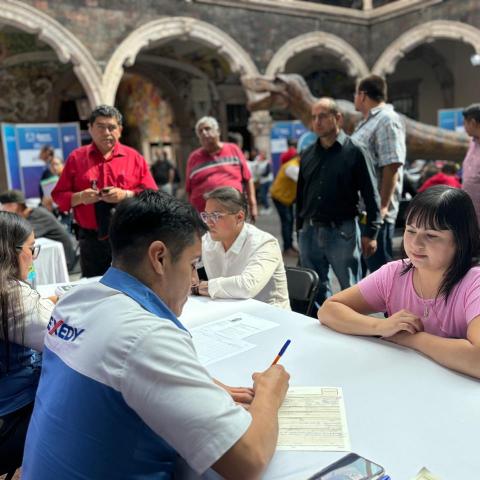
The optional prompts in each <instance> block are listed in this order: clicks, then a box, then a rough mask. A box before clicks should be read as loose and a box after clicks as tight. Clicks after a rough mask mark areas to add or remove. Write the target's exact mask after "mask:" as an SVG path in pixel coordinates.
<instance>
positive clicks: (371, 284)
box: [358, 262, 399, 312]
mask: <svg viewBox="0 0 480 480" xmlns="http://www.w3.org/2000/svg"><path fill="white" fill-rule="evenodd" d="M398 266H399V265H398V262H390V263H387V264H386V265H383V267H381V268H379V269H378V270H377V271H375V272H373V273H371V274H370V275H368V277H366V278H364V279H363V280H360V282H359V283H358V288H359V289H360V293H361V294H362V297H363V299H364V300H365V301H366V302H367V303H368V304H369V305H370V306H371V307H372V310H373V311H375V312H386V311H387V300H388V296H389V294H390V291H391V289H392V282H393V279H394V275H395V272H396V270H397V268H398Z"/></svg>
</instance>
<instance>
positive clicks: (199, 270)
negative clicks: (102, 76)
mask: <svg viewBox="0 0 480 480" xmlns="http://www.w3.org/2000/svg"><path fill="white" fill-rule="evenodd" d="M354 105H355V108H356V109H357V111H359V112H360V113H361V114H362V120H361V121H360V123H359V124H358V125H357V126H356V129H355V131H354V132H353V134H352V135H351V136H349V135H347V134H346V133H345V132H344V131H343V129H342V114H341V112H340V110H339V107H338V105H337V103H336V102H335V100H333V99H331V98H327V97H324V98H320V99H318V100H317V101H315V102H314V104H313V105H312V109H311V116H312V125H311V128H312V130H313V132H314V133H315V134H316V135H317V140H316V141H315V142H314V143H313V144H312V145H310V146H309V147H307V148H306V149H305V150H303V151H302V152H300V153H299V152H297V151H296V148H295V145H294V143H293V142H290V144H289V149H288V150H287V151H286V152H285V154H284V155H283V156H282V159H281V164H280V167H279V170H278V172H277V175H276V177H275V178H274V175H273V166H272V164H271V161H270V159H269V157H268V155H267V154H266V152H258V153H257V155H255V158H254V164H253V165H250V166H249V164H248V162H247V160H246V158H245V156H244V154H243V153H242V150H241V149H240V147H239V146H238V145H236V144H233V143H229V142H223V141H222V140H221V135H220V127H219V124H218V122H217V120H216V119H215V118H213V117H210V116H206V117H203V118H200V119H199V120H198V121H197V123H196V126H195V132H196V134H197V137H198V140H199V143H200V147H199V148H198V149H196V150H194V151H193V152H192V153H191V154H190V156H189V158H188V161H187V165H186V172H185V191H186V195H187V200H188V202H187V201H182V200H179V199H177V198H176V197H175V195H173V194H174V193H175V191H174V184H175V169H174V167H173V165H172V164H171V163H170V162H169V161H168V159H167V158H166V155H165V152H164V151H162V150H161V149H158V150H156V151H155V163H154V165H153V166H152V168H150V167H149V165H148V164H147V162H146V161H145V159H144V158H143V157H142V156H141V155H140V154H139V153H138V152H137V151H136V150H134V149H133V148H130V147H128V146H126V145H123V144H122V143H121V142H120V138H121V134H122V126H123V117H122V115H121V113H120V112H119V111H118V110H117V109H116V108H114V107H109V106H105V105H102V106H99V107H97V108H96V109H95V110H94V111H93V112H92V114H91V116H90V119H89V132H90V135H91V138H92V142H91V144H89V145H86V146H82V147H80V148H78V149H76V150H74V151H73V152H72V153H71V154H70V155H69V157H68V159H67V160H66V163H65V165H64V166H63V165H62V164H61V162H57V161H56V160H55V156H54V152H52V151H51V149H50V150H49V149H48V148H46V149H44V151H42V153H41V156H42V159H44V161H45V162H46V165H47V168H48V170H49V172H50V173H47V172H46V171H45V172H44V175H42V177H44V178H42V181H41V187H44V186H45V185H47V183H45V181H47V180H48V179H49V178H51V177H52V176H57V177H58V178H56V179H55V186H54V188H53V190H52V191H51V194H50V195H46V194H45V190H44V189H42V190H41V192H40V194H41V198H42V200H41V202H42V206H40V207H38V209H42V211H41V212H38V211H36V209H35V208H28V207H27V206H26V204H25V199H24V198H23V196H22V193H21V192H15V191H8V192H4V193H3V194H0V202H1V203H2V210H4V211H2V212H0V303H1V309H2V310H1V330H0V387H1V391H2V395H1V396H0V420H1V422H0V453H1V455H0V459H1V461H0V473H3V472H11V471H12V470H14V469H15V468H16V467H17V466H19V465H20V464H21V462H22V456H23V467H24V470H23V475H22V478H25V479H26V480H28V479H33V478H35V479H49V478H69V475H70V473H71V472H72V471H74V472H75V474H76V475H78V476H79V477H82V478H114V477H115V478H117V477H118V478H120V477H122V478H123V477H125V478H137V477H139V476H142V478H153V477H154V476H156V475H158V474H162V473H163V474H165V475H172V472H173V470H174V465H175V462H176V457H177V455H178V454H180V455H181V456H182V457H183V458H184V459H185V460H186V461H187V462H188V463H189V464H190V466H191V467H192V468H193V469H194V470H196V471H197V473H199V474H201V473H203V472H204V471H205V470H206V469H207V468H209V467H212V468H213V469H214V470H215V471H217V472H218V473H219V474H220V475H224V476H227V477H230V476H234V475H236V474H237V475H238V472H242V474H243V475H245V477H258V476H259V475H260V474H261V472H262V471H263V470H264V468H265V467H266V465H267V464H268V462H269V460H270V459H271V457H272V455H273V452H274V450H275V444H276V439H277V435H278V418H277V413H278V409H279V408H280V406H281V404H282V401H283V399H284V397H285V395H286V391H287V388H288V378H289V376H288V374H287V372H286V371H285V370H284V368H283V367H281V366H279V365H273V366H271V367H270V368H268V369H267V370H265V371H264V372H262V373H255V374H254V375H253V380H254V384H253V387H238V388H237V387H229V386H227V385H223V384H221V383H220V382H218V381H216V380H214V379H212V378H211V377H210V375H209V373H208V372H207V370H206V369H205V368H204V367H203V366H202V365H200V363H199V361H198V358H197V356H196V353H195V349H194V347H193V343H192V339H191V335H190V334H189V333H188V331H187V329H186V328H185V326H184V325H183V324H182V323H181V321H180V320H179V318H178V317H179V316H180V315H181V312H182V309H183V306H184V304H185V302H186V301H187V298H188V296H189V295H190V294H193V295H199V296H205V297H209V298H211V299H213V300H214V299H217V298H236V299H246V298H254V299H257V300H259V301H262V302H266V303H269V304H271V305H274V306H276V307H278V308H282V309H287V310H288V309H290V301H289V294H288V283H287V277H286V272H285V265H284V256H285V255H296V254H298V255H299V257H298V260H299V263H300V265H301V266H302V267H306V268H310V269H312V270H315V272H316V273H317V274H318V277H319V279H320V286H319V288H318V290H317V292H316V302H317V307H318V313H316V316H318V319H319V320H320V322H321V323H322V324H323V325H325V326H327V327H329V328H331V329H334V330H337V331H339V332H342V333H345V334H352V335H375V336H381V337H383V338H384V339H385V340H387V341H390V342H393V343H397V344H400V345H404V346H407V347H410V348H412V349H414V350H417V351H419V352H421V353H423V354H425V355H426V356H428V357H430V358H432V359H433V360H434V361H436V362H438V363H440V364H442V365H444V366H446V367H448V368H451V369H453V370H456V371H459V372H461V373H464V374H467V375H470V376H473V377H476V378H480V367H479V365H480V284H479V283H480V273H479V271H480V267H478V266H477V263H476V262H477V260H476V258H477V256H478V254H479V249H480V232H479V226H478V222H477V217H480V214H479V212H480V197H478V192H479V191H480V189H479V187H480V185H479V183H480V180H479V179H480V153H479V152H480V150H479V148H480V147H479V140H480V104H474V105H471V106H470V107H468V108H467V109H465V111H464V118H465V128H466V131H467V133H468V134H469V135H471V136H472V143H471V145H470V148H469V150H468V153H467V157H466V158H465V161H464V165H463V184H462V185H460V183H458V184H456V183H455V182H454V179H452V178H451V177H455V173H456V172H454V173H453V174H452V170H451V169H449V167H446V168H445V170H444V171H442V172H441V173H442V174H443V177H442V175H437V176H436V178H434V177H432V178H431V179H430V183H429V184H428V185H424V186H422V187H421V188H420V190H421V192H420V193H419V194H418V195H417V196H415V197H414V199H413V201H412V202H411V204H410V206H409V208H408V210H407V213H406V228H405V232H404V236H403V238H404V244H405V255H404V258H403V259H397V260H395V261H392V260H394V259H393V248H392V240H393V235H394V229H395V222H396V217H397V215H398V212H399V206H400V199H401V194H402V185H403V175H404V166H405V162H406V138H405V136H406V133H405V126H404V123H403V121H402V119H401V117H400V116H399V115H398V114H397V113H396V112H395V110H394V108H393V107H392V105H389V104H388V103H387V86H386V82H385V80H384V79H383V78H381V77H378V76H375V75H370V76H368V77H366V78H364V79H362V80H361V81H360V82H359V83H358V85H357V88H356V91H355V97H354ZM251 167H253V168H251ZM50 174H51V175H50ZM256 184H257V185H256ZM460 186H461V187H462V188H458V187H460ZM257 191H258V197H259V199H260V203H261V209H260V210H259V209H258V205H257ZM270 199H271V201H272V202H273V205H274V206H275V209H276V211H277V213H278V216H279V219H280V222H281V233H282V242H283V249H282V248H281V247H280V243H279V242H278V240H277V239H276V238H275V237H273V236H272V235H271V234H269V233H267V232H264V231H262V230H261V229H259V228H258V227H256V226H255V225H253V223H254V222H255V221H256V219H257V218H258V216H259V214H261V215H271V214H272V213H271V210H270ZM54 209H58V211H59V212H61V213H63V214H64V215H67V214H70V213H73V219H74V222H75V224H76V225H77V235H78V242H79V254H80V265H81V270H82V274H83V275H84V276H87V277H88V276H102V278H101V280H100V281H99V282H96V283H92V284H89V285H86V286H82V287H78V288H76V289H75V290H73V291H72V292H71V293H70V294H68V295H67V296H66V297H65V298H64V299H62V300H61V301H59V302H58V305H56V303H57V301H58V298H57V297H55V296H54V297H50V298H42V297H41V296H40V295H39V294H38V293H37V292H36V291H35V290H34V289H32V288H31V286H30V285H28V283H27V282H26V279H27V276H28V271H29V269H30V268H31V265H32V262H33V260H34V259H35V258H36V257H37V256H38V254H39V248H38V246H37V245H36V244H35V236H37V237H38V236H39V235H42V234H44V233H42V232H43V231H42V225H43V224H46V223H47V220H46V219H47V217H48V222H49V223H50V224H52V219H54V220H55V221H57V220H56V219H55V217H53V214H52V213H51V212H53V211H54ZM49 210H50V211H49ZM459 212H461V214H459ZM49 215H50V216H52V218H50V217H49ZM39 219H40V220H39ZM42 219H43V220H42ZM38 221H40V223H41V224H42V225H37V224H36V223H35V222H37V223H38ZM58 224H59V225H60V223H58ZM52 225H53V224H52ZM55 226H57V225H56V224H55ZM60 228H62V229H63V228H64V227H63V226H60ZM294 230H296V231H297V233H298V242H295V241H294V240H295V239H294ZM63 232H65V230H63ZM67 239H68V238H67ZM63 240H64V241H62V243H63V244H64V248H65V251H67V250H68V249H69V248H71V245H69V243H68V241H67V240H66V239H63ZM72 248H73V247H72ZM297 249H298V250H297ZM282 250H283V251H282ZM72 255H73V257H72V261H74V260H75V253H73V254H72ZM362 262H363V263H362ZM367 269H368V271H369V272H370V275H369V276H367V277H366V278H363V279H362V277H364V274H365V271H366V270H367ZM331 271H333V273H335V275H336V276H337V278H338V280H339V283H340V287H341V290H342V291H341V292H339V293H336V294H334V295H333V296H332V288H331V283H330V282H331ZM371 313H384V314H385V318H378V317H371V316H370V314H371ZM39 352H43V360H42V361H40V359H39V357H38V353H39ZM42 363H43V368H41V366H42ZM40 372H41V373H40ZM35 392H36V393H35ZM35 395H36V400H35ZM194 397H195V398H196V401H194V402H192V401H191V398H194ZM245 405H247V406H248V410H247V409H245V408H243V406H245ZM72 410H73V411H75V412H76V413H77V415H71V412H72ZM118 415H121V418H122V421H121V422H119V421H118ZM25 442H26V443H25ZM24 443H25V445H26V446H25V452H23V450H24ZM51 445H55V448H54V449H51V448H49V447H51ZM71 445H75V449H74V450H72V448H71ZM99 451H101V452H102V454H101V455H99V453H98V452H99Z"/></svg>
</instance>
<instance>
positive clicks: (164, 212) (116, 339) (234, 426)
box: [22, 191, 288, 480]
mask: <svg viewBox="0 0 480 480" xmlns="http://www.w3.org/2000/svg"><path fill="white" fill-rule="evenodd" d="M205 229H206V227H205V224H203V222H202V221H201V220H200V218H199V216H198V214H197V213H196V212H195V211H194V210H193V208H192V207H191V206H189V205H187V204H185V203H182V202H180V201H178V200H176V199H174V198H173V197H171V196H169V195H166V194H163V193H159V192H153V191H146V192H143V193H141V194H140V195H139V196H138V197H135V198H130V199H128V200H125V201H124V202H122V203H121V204H120V205H119V206H118V208H117V211H116V213H115V214H114V216H113V219H112V225H111V231H110V241H111V245H112V254H113V266H112V267H111V268H110V269H109V270H108V271H107V273H106V274H105V275H104V276H103V278H102V279H101V280H100V283H90V284H87V285H85V286H79V287H76V288H75V289H73V290H72V291H71V292H70V293H69V294H68V295H66V296H65V297H64V298H63V299H62V301H61V302H60V303H59V304H58V306H57V307H56V309H55V310H54V312H53V316H52V319H51V322H50V325H49V326H48V334H47V335H46V342H45V348H44V354H43V371H42V376H41V380H40V385H39V388H38V391H37V397H36V402H35V408H34V412H33V415H32V420H31V422H30V426H29V430H28V434H27V440H26V445H25V455H24V461H23V472H22V479H23V480H32V479H35V480H51V479H53V478H54V479H57V480H63V479H69V480H71V479H89V480H94V479H102V480H103V479H107V478H112V479H116V480H117V479H145V480H146V479H164V478H172V477H173V475H174V470H175V467H176V462H177V460H178V456H179V455H180V456H181V457H183V458H184V459H185V460H186V462H187V463H188V464H189V465H190V466H191V467H192V468H193V469H194V470H195V471H196V472H197V473H199V474H200V473H202V472H204V471H205V470H206V469H208V468H209V467H212V468H213V469H214V470H215V471H217V472H218V473H219V474H220V475H222V476H226V477H229V478H234V477H242V478H250V477H256V476H259V475H260V473H261V471H262V470H263V469H264V468H265V466H266V464H267V463H268V461H269V460H270V458H271V456H272V455H273V452H274V449H275V444H276V439H277V433H278V423H277V412H278V409H279V408H280V405H281V403H282V401H283V399H284V397H285V394H286V391H287V388H288V374H287V373H286V372H285V370H284V369H283V368H282V367H280V366H278V365H276V366H274V367H270V368H269V369H268V370H266V371H265V372H263V373H257V374H254V376H253V378H254V381H255V384H254V389H253V390H250V389H244V390H243V391H240V393H239V395H238V397H237V396H236V399H237V400H240V401H245V400H247V401H251V404H250V408H249V411H248V412H247V411H246V410H245V409H243V408H242V407H240V406H239V405H236V404H235V402H234V399H233V398H232V396H230V395H229V394H228V393H227V391H226V390H224V389H223V388H221V387H219V386H217V385H216V384H215V383H214V381H213V380H212V378H211V377H210V376H209V374H208V372H207V371H206V370H205V369H204V368H203V367H202V366H201V365H200V363H199V362H198V359H197V356H196V353H195V350H194V347H193V343H192V340H191V337H190V334H189V333H188V331H187V330H186V329H185V327H184V326H183V325H182V324H181V323H180V321H179V320H178V319H177V317H178V316H179V315H180V313H181V311H182V308H183V305H184V304H185V302H186V300H187V296H188V294H189V292H190V287H191V284H192V281H195V280H197V278H196V271H195V265H196V262H197V260H198V259H199V257H200V253H201V242H200V237H201V235H202V234H203V233H204V232H205ZM252 397H253V398H252Z"/></svg>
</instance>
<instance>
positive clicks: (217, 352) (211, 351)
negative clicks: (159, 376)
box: [190, 313, 278, 366]
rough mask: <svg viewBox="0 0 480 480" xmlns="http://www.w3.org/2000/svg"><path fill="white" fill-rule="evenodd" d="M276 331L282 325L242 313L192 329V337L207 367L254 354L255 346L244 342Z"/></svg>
mask: <svg viewBox="0 0 480 480" xmlns="http://www.w3.org/2000/svg"><path fill="white" fill-rule="evenodd" d="M275 327H278V324H277V323H275V322H271V321H270V320H265V319H263V318H258V317H254V316H252V315H248V314H246V313H238V314H233V315H229V316H228V317H225V318H222V319H221V320H217V321H216V322H212V323H209V324H207V325H203V326H200V327H196V328H192V329H191V330H190V333H191V334H192V338H193V344H194V345H195V349H196V351H197V355H198V358H199V360H200V363H202V365H205V366H206V365H210V364H211V363H214V362H218V361H220V360H224V359H225V358H230V357H233V356H234V355H238V354H239V353H242V352H245V351H247V350H250V349H251V348H253V347H254V346H255V345H253V344H252V343H248V342H245V341H243V339H244V338H246V337H249V336H251V335H254V334H256V333H260V332H264V331H266V330H270V329H271V328H275Z"/></svg>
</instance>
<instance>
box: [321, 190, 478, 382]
mask: <svg viewBox="0 0 480 480" xmlns="http://www.w3.org/2000/svg"><path fill="white" fill-rule="evenodd" d="M403 242H404V247H405V252H406V254H407V257H408V258H407V259H405V260H398V261H395V262H390V263H388V264H386V265H384V266H383V267H382V268H380V269H379V270H377V271H376V272H374V273H372V274H371V275H369V276H368V277H367V278H365V279H363V280H362V281H361V282H360V283H359V284H358V285H355V286H353V287H351V288H348V289H347V290H344V291H343V292H340V293H337V294H336V295H334V296H332V297H331V298H329V299H328V300H327V301H326V302H325V303H324V304H323V306H322V307H321V308H320V310H319V311H318V318H319V320H320V321H321V323H322V324H323V325H326V326H328V327H330V328H332V329H334V330H337V331H339V332H342V333H348V334H350V335H376V336H381V337H383V338H385V339H386V340H389V341H391V342H394V343H397V344H399V345H404V346H407V347H411V348H413V349H414V350H418V351H419V352H422V353H424V354H425V355H427V356H429V357H431V358H432V359H433V360H435V361H436V362H438V363H440V364H442V365H444V366H446V367H448V368H451V369H453V370H457V371H459V372H462V373H466V374H467V375H471V376H474V377H477V378H480V267H478V266H476V261H475V257H476V256H477V254H478V253H479V251H480V230H479V226H478V223H477V218H476V215H475V210H474V207H473V203H472V201H471V199H470V197H469V196H468V194H466V193H465V192H464V191H462V190H459V189H455V188H451V187H447V186H444V185H439V186H435V187H432V188H429V189H428V190H426V191H425V192H423V193H420V194H419V195H417V196H416V197H415V198H414V199H413V201H412V203H411V204H410V207H409V209H408V211H407V215H406V228H405V232H404V236H403ZM375 312H385V313H386V316H387V318H376V317H371V316H369V314H371V313H375Z"/></svg>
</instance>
